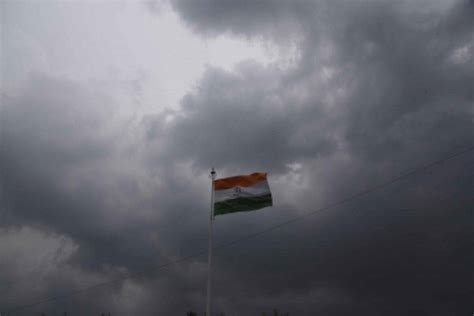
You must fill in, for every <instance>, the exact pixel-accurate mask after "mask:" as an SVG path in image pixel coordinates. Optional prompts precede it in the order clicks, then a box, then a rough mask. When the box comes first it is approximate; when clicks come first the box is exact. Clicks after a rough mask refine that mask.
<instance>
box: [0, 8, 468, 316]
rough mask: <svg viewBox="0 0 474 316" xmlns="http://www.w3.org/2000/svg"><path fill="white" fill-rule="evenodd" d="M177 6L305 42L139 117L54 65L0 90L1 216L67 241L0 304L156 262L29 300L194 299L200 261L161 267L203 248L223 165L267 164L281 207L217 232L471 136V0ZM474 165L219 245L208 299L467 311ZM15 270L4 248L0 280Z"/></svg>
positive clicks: (254, 307) (99, 303) (351, 188)
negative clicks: (56, 72) (30, 286)
mask: <svg viewBox="0 0 474 316" xmlns="http://www.w3.org/2000/svg"><path fill="white" fill-rule="evenodd" d="M421 4H424V5H423V6H422V5H421ZM171 5H172V6H173V8H174V9H175V10H176V12H178V13H179V14H180V15H181V17H182V18H183V20H184V21H185V22H186V23H188V25H190V26H191V27H192V28H193V29H194V30H195V31H196V32H200V33H201V34H205V35H206V36H214V35H218V34H222V33H226V34H231V35H235V36H243V37H244V38H245V37H252V38H263V39H264V40H269V41H272V42H273V43H274V44H275V45H277V46H282V47H284V46H285V45H288V43H289V42H288V41H289V40H290V41H292V42H293V39H297V43H298V47H297V49H298V52H299V58H298V59H297V60H296V62H295V64H293V65H290V66H289V67H282V65H280V64H279V63H278V61H277V62H275V63H274V64H270V65H268V66H262V65H259V64H257V63H255V62H253V61H245V62H242V63H241V64H239V65H238V66H237V67H236V68H235V69H233V70H232V71H225V70H222V69H218V68H213V67H209V68H208V69H207V71H206V72H205V73H204V74H203V77H202V78H201V80H200V81H199V82H198V83H197V85H196V88H195V89H194V90H193V91H190V92H189V94H188V95H187V96H186V97H185V98H184V99H183V100H182V102H181V104H180V108H178V109H174V110H167V111H164V112H162V113H160V114H156V115H149V116H147V117H145V118H144V119H143V120H139V121H138V123H137V120H136V119H128V117H127V120H123V121H121V120H117V119H116V117H115V115H114V114H115V113H116V111H118V110H117V108H116V105H115V103H116V99H115V98H113V97H111V95H112V94H113V92H111V91H105V89H104V87H97V86H93V85H91V84H81V83H79V82H78V81H73V80H66V79H64V78H62V77H54V76H49V75H47V74H37V75H35V76H33V77H32V78H31V80H30V81H29V82H28V83H27V84H26V85H24V86H23V89H22V90H21V91H20V93H18V95H16V96H13V97H11V98H9V99H5V100H8V101H4V99H2V113H1V114H2V118H1V124H2V126H1V129H2V133H1V136H0V137H1V152H0V166H1V174H0V185H1V187H0V188H1V200H0V201H1V202H0V203H1V207H2V216H1V220H2V222H1V225H2V229H3V230H5V231H9V233H8V234H9V235H8V236H9V237H8V238H20V237H21V236H24V235H25V234H26V235H28V236H29V235H31V236H34V238H38V239H39V241H38V242H32V241H31V240H29V239H28V238H29V237H28V238H26V237H25V238H24V239H23V240H24V241H22V242H20V241H18V244H21V245H22V246H25V247H26V248H27V246H26V245H36V246H35V247H38V248H40V249H41V248H45V249H46V248H50V249H55V247H59V246H57V245H58V244H60V241H61V240H67V243H66V244H67V247H66V246H65V249H68V250H69V251H70V252H68V254H67V256H64V257H61V260H59V259H58V258H59V257H58V256H52V257H51V258H49V259H48V260H45V261H46V262H48V263H50V264H51V266H52V267H54V273H53V272H52V273H51V274H48V275H47V276H46V277H45V278H44V279H43V281H42V282H37V284H39V285H40V287H41V289H40V290H39V291H38V292H35V293H31V292H21V291H19V290H18V291H15V293H14V294H18V295H21V294H25V296H27V297H25V298H24V299H23V300H20V299H18V298H17V299H15V300H14V301H11V300H6V299H5V298H3V297H2V298H1V299H0V307H1V310H3V309H5V307H10V306H12V305H15V304H16V303H22V302H25V301H26V302H29V299H30V298H31V297H32V295H30V294H37V295H34V297H48V296H51V295H62V294H64V293H65V292H69V290H71V291H72V290H74V289H77V288H81V287H85V286H87V285H90V284H95V283H97V282H100V281H102V280H111V279H114V278H116V277H123V276H127V275H132V274H133V273H135V272H138V271H141V270H142V269H145V270H146V271H148V272H147V273H145V274H144V275H141V276H138V277H137V278H134V279H131V280H128V281H124V282H117V283H113V284H110V285H109V286H106V287H101V288H99V289H97V290H94V291H90V292H87V293H84V295H78V296H73V297H71V298H70V299H68V300H64V301H58V302H55V303H50V304H49V305H40V306H37V307H35V308H33V311H34V312H39V311H42V310H46V311H51V312H57V313H59V312H62V311H63V310H64V309H67V310H69V311H70V312H71V313H72V311H82V313H88V314H92V313H96V314H97V313H100V312H102V311H108V310H106V308H109V309H110V311H111V312H113V313H114V314H120V313H125V314H128V315H134V314H135V315H136V314H139V313H141V314H145V315H150V314H156V313H162V314H174V315H179V314H184V313H185V312H186V311H187V310H189V309H191V308H192V309H195V310H202V309H203V306H202V304H203V301H204V297H205V291H204V289H205V286H204V285H205V281H206V280H205V278H206V264H205V258H204V257H198V258H196V259H195V260H190V261H189V262H186V263H183V264H180V265H176V266H173V267H170V268H167V269H162V270H156V271H153V270H151V267H154V266H156V265H158V264H162V263H164V262H168V261H169V260H173V259H175V258H179V257H180V256H183V255H188V254H190V253H193V252H195V251H197V250H201V249H205V247H206V225H207V221H206V220H207V211H208V210H207V208H208V202H209V201H208V193H209V192H208V184H209V183H208V182H207V180H208V179H207V178H206V172H207V170H208V169H209V167H210V166H212V165H213V166H215V167H217V168H218V172H219V176H226V175H231V174H234V173H244V172H251V171H254V170H263V171H268V172H269V175H270V185H271V187H272V190H273V193H274V196H275V202H276V203H275V207H273V208H272V209H266V210H262V211H259V212H255V213H252V214H234V215H228V216H225V217H223V218H218V220H217V221H216V243H218V244H220V243H224V242H228V241H230V240H233V239H236V238H239V237H241V236H244V235H246V234H247V233H249V232H256V231H259V230H261V229H263V228H265V227H269V226H271V225H272V224H277V223H279V222H282V221H284V220H286V219H288V218H290V217H292V216H295V215H297V214H301V212H303V211H311V210H317V209H318V208H319V207H321V206H324V205H327V204H328V203H332V202H334V201H338V200H340V199H341V198H344V197H346V196H350V195H351V194H354V193H356V192H358V191H360V190H363V189H364V188H367V187H371V186H372V185H374V184H377V183H380V182H382V181H384V180H386V179H389V178H391V177H395V176H398V175H399V174H400V173H401V172H403V171H406V170H407V169H411V168H414V167H417V166H419V165H421V164H423V163H425V162H427V161H431V160H435V159H437V158H439V157H442V156H443V155H446V154H448V153H451V152H455V151H457V150H460V149H462V148H466V146H469V145H472V131H473V128H472V127H473V126H472V125H473V113H474V112H473V108H472V106H473V99H472V98H473V95H472V92H471V90H472V89H471V87H470V85H471V84H470V83H471V82H473V81H474V80H473V79H474V78H473V75H472V71H470V69H472V66H473V63H474V59H473V58H472V47H473V44H472V41H473V37H472V36H473V32H472V29H473V28H472V26H473V20H472V18H470V16H472V10H473V9H472V4H470V3H467V2H466V3H463V2H459V3H455V4H451V3H449V4H446V3H442V2H439V3H436V2H432V3H431V4H427V2H424V1H419V2H414V3H411V2H410V3H408V2H405V3H388V2H372V1H357V2H342V1H338V2H310V1H305V2H295V3H293V2H291V3H290V2H285V1H275V2H270V1H257V2H246V1H240V2H239V1H219V2H214V1H192V2H191V1H176V2H172V3H171ZM148 6H149V7H150V8H151V9H152V10H153V8H154V7H155V6H154V5H151V4H148ZM127 89H129V90H130V88H127ZM129 90H127V91H129ZM125 93H128V92H125ZM133 93H139V91H135V90H134V91H132V94H133ZM158 101H159V100H158ZM137 103H139V100H138V101H137ZM134 104H135V103H134ZM473 158H474V157H473V155H472V153H470V154H467V155H465V156H463V157H458V158H456V159H453V160H450V161H449V162H446V163H444V164H442V165H439V166H437V167H436V168H433V169H431V170H430V171H429V172H423V173H421V174H419V175H416V176H413V177H412V178H410V179H407V180H405V181H401V182H398V183H396V184H394V185H392V186H390V187H387V188H386V189H384V190H381V191H379V192H376V193H374V194H371V195H368V196H366V197H364V198H361V199H359V200H357V201H354V202H353V203H352V204H348V205H345V206H344V207H340V208H334V209H331V210H330V211H326V212H321V213H317V214H315V215H314V216H313V217H308V218H306V219H305V220H303V221H301V222H299V223H295V224H294V225H291V226H286V227H284V228H282V229H280V230H276V231H273V232H272V233H269V234H267V235H263V236H260V237H259V238H257V239H253V240H249V241H247V242H242V243H241V244H236V245H235V246H233V247H231V248H228V249H224V250H221V251H218V252H216V254H215V278H214V286H215V309H216V311H225V312H227V313H232V312H236V313H237V314H252V313H253V314H256V313H259V312H261V311H263V310H268V311H269V310H270V309H272V308H274V307H276V308H279V309H280V310H284V311H288V312H290V315H293V314H294V315H314V314H325V315H342V314H347V313H349V312H350V313H353V314H356V315H380V314H384V315H400V314H404V315H420V314H427V315H428V314H429V315H432V314H439V315H461V314H465V313H468V312H470V310H471V307H472V304H471V303H470V298H471V297H472V295H471V294H472V285H471V284H469V282H468V281H469V280H468V277H467V275H469V273H470V267H471V266H472V255H470V248H472V242H470V240H472V238H470V236H471V235H472V233H471V228H470V225H469V223H470V217H471V215H470V209H471V205H472V197H471V195H472V194H471V192H472V189H473V185H474V183H473V182H472V170H473V169H472V168H473V165H472V160H473ZM28 229H32V230H35V231H34V232H27V233H25V230H28ZM45 235H48V236H50V238H49V239H48V237H45ZM3 236H7V235H3ZM38 236H39V237H38ZM31 238H33V237H31ZM8 244H11V243H10V242H9V243H8ZM0 245H2V244H1V243H0ZM68 247H69V248H68ZM59 248H60V247H59ZM0 251H5V252H6V253H10V250H8V249H6V248H5V249H4V250H1V249H0ZM25 252H26V251H25ZM32 256H36V252H34V254H32ZM22 257H28V256H27V254H23V255H22ZM25 262H27V260H26V259H25ZM23 267H25V268H26V269H28V267H29V266H28V264H25V265H19V266H18V267H15V263H14V262H13V261H10V260H7V261H5V262H4V265H2V266H1V269H0V276H2V277H3V276H5V277H7V276H8V275H10V273H11V275H18V274H21V270H23ZM12 271H13V272H12ZM16 280H17V278H16V277H11V278H10V277H9V278H8V281H9V282H11V283H12V284H14V283H15V281H16ZM1 290H2V289H0V291H1ZM81 308H82V309H81ZM30 312H31V310H25V311H24V312H23V314H24V315H27V314H29V313H30ZM23 314H22V313H19V315H23Z"/></svg>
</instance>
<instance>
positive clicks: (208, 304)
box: [206, 168, 216, 316]
mask: <svg viewBox="0 0 474 316" xmlns="http://www.w3.org/2000/svg"><path fill="white" fill-rule="evenodd" d="M215 178H216V171H215V170H214V168H212V169H211V181H212V192H211V212H210V215H209V249H208V252H207V262H208V270H207V301H206V316H211V268H212V233H213V230H212V222H213V221H214V192H215V190H214V189H215V188H214V180H215Z"/></svg>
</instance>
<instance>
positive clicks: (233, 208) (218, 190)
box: [214, 172, 273, 215]
mask: <svg viewBox="0 0 474 316" xmlns="http://www.w3.org/2000/svg"><path fill="white" fill-rule="evenodd" d="M214 190H215V195H214V215H222V214H227V213H234V212H244V211H253V210H257V209H260V208H264V207H267V206H272V205H273V202H272V193H271V192H270V187H269V186H268V181H267V174H266V173H260V172H259V173H252V174H250V175H243V176H235V177H230V178H223V179H217V180H215V181H214Z"/></svg>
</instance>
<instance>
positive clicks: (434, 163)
mask: <svg viewBox="0 0 474 316" xmlns="http://www.w3.org/2000/svg"><path fill="white" fill-rule="evenodd" d="M473 150H474V146H471V147H467V148H466V149H464V150H462V151H458V152H456V153H454V154H451V155H448V156H446V157H444V158H441V159H438V160H435V161H432V162H430V163H427V164H425V165H422V166H420V167H418V168H415V169H413V170H411V171H408V172H405V173H403V174H402V175H400V176H397V177H394V178H392V179H390V180H387V181H385V182H382V183H380V184H377V185H375V186H372V187H371V188H368V189H365V190H362V191H359V192H357V193H355V194H353V195H349V196H348V197H346V198H343V199H341V200H339V201H337V202H334V203H331V204H328V205H326V206H323V207H321V208H318V209H315V210H313V211H309V212H305V213H303V214H301V215H298V216H295V217H293V218H291V219H289V220H286V221H283V222H281V223H279V224H276V225H273V226H270V227H268V228H266V229H264V230H261V231H258V232H255V233H252V234H249V235H246V236H243V237H241V238H237V239H234V240H232V241H230V242H226V243H223V244H220V245H217V246H215V247H213V248H212V249H213V250H215V251H218V250H221V249H224V248H227V247H231V246H233V245H235V244H237V243H240V242H243V241H246V240H249V239H253V238H256V237H258V236H260V235H263V234H266V233H268V232H271V231H274V230H277V229H279V228H281V227H283V226H286V225H289V224H293V223H295V222H298V221H300V220H302V219H303V218H306V217H308V216H311V215H314V214H316V213H319V212H323V211H326V210H328V209H332V208H336V207H339V206H341V205H344V204H347V203H350V202H352V201H353V200H356V199H358V198H360V197H363V196H366V195H369V194H371V193H373V192H376V191H379V190H381V189H383V188H385V187H387V186H390V185H391V184H393V183H396V182H398V181H401V180H404V179H407V178H409V177H411V176H413V175H415V174H418V173H420V172H422V171H425V170H428V169H431V168H433V167H435V166H438V165H440V164H442V163H444V162H446V161H448V160H451V159H454V158H456V157H459V156H462V155H464V154H467V153H468V152H471V151H473ZM204 254H207V250H201V251H199V252H196V253H194V254H190V255H187V256H184V257H181V258H179V259H176V260H173V261H170V262H167V263H164V264H161V265H158V266H155V267H153V268H150V269H148V270H142V271H140V272H136V273H134V274H132V275H128V276H125V277H121V278H116V279H114V280H109V281H104V282H101V283H98V284H95V285H91V286H88V287H84V288H82V289H78V290H75V291H73V292H70V293H68V294H65V295H60V296H52V297H48V298H44V299H41V300H39V301H36V302H32V303H27V304H23V305H18V306H16V307H14V308H12V309H11V310H9V311H6V312H7V313H11V312H15V311H19V310H21V309H25V308H28V307H33V306H36V305H40V304H44V303H48V302H53V301H58V300H62V299H66V298H69V297H72V296H76V295H78V294H81V293H84V292H87V291H91V290H95V289H98V288H100V287H102V286H106V285H110V284H114V283H118V282H122V281H125V280H129V279H134V278H138V277H140V276H142V275H145V274H146V273H148V272H152V271H156V270H160V269H163V268H166V267H168V266H171V265H174V264H178V263H181V262H184V261H187V260H190V259H193V258H197V257H199V256H202V255H204Z"/></svg>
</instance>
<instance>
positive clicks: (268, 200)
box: [214, 194, 273, 215]
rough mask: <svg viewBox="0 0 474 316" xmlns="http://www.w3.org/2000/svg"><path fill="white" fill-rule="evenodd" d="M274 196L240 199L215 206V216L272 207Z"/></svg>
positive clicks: (222, 202) (218, 203)
mask: <svg viewBox="0 0 474 316" xmlns="http://www.w3.org/2000/svg"><path fill="white" fill-rule="evenodd" d="M272 205H273V202H272V195H271V194H266V195H261V196H252V197H239V198H236V199H231V200H225V201H221V202H217V203H215V204H214V215H223V214H227V213H235V212H247V211H254V210H258V209H260V208H264V207H267V206H272Z"/></svg>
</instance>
